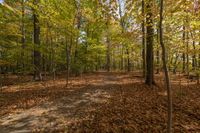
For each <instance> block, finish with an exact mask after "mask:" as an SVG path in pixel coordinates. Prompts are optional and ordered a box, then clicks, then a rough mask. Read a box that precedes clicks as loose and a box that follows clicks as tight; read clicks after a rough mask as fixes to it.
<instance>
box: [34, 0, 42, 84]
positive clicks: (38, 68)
mask: <svg viewBox="0 0 200 133" xmlns="http://www.w3.org/2000/svg"><path fill="white" fill-rule="evenodd" d="M38 3H39V0H35V1H34V5H35V6H37V5H38ZM38 17H39V15H38V13H36V11H35V9H34V11H33V25H34V67H35V68H34V80H39V81H40V80H42V75H41V54H40V50H39V47H40V24H39V19H38Z"/></svg>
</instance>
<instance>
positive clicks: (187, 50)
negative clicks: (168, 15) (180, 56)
mask: <svg viewBox="0 0 200 133" xmlns="http://www.w3.org/2000/svg"><path fill="white" fill-rule="evenodd" d="M186 36H187V41H186V52H187V53H186V63H187V65H186V70H187V75H189V33H188V31H187V34H186Z"/></svg>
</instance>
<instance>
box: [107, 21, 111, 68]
mask: <svg viewBox="0 0 200 133" xmlns="http://www.w3.org/2000/svg"><path fill="white" fill-rule="evenodd" d="M108 19H109V18H107V22H106V26H107V36H106V44H107V51H106V70H107V71H108V72H110V64H111V63H110V60H111V59H110V54H111V46H110V38H109V20H108Z"/></svg>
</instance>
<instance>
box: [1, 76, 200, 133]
mask: <svg viewBox="0 0 200 133" xmlns="http://www.w3.org/2000/svg"><path fill="white" fill-rule="evenodd" d="M161 77H162V76H161V75H157V76H156V78H157V79H158V81H160V82H158V85H157V86H156V87H153V88H149V87H148V86H146V85H144V83H143V79H142V77H141V76H140V74H139V73H129V74H127V73H105V72H99V73H95V74H86V75H83V76H80V77H76V78H71V79H70V84H69V86H68V88H66V87H65V84H66V81H65V79H62V78H59V79H57V80H55V81H52V80H50V81H45V82H32V83H21V84H19V85H10V86H4V87H3V88H2V90H1V91H2V92H1V95H0V101H1V102H0V105H1V109H0V114H1V117H0V132H1V133H7V132H10V133H12V132H13V133H17V132H20V133H27V132H147V131H148V132H165V131H166V121H167V97H166V91H165V89H164V88H163V87H162V86H163V84H162V82H163V81H162V79H163V78H161ZM171 78H174V79H177V78H175V77H171ZM173 81H174V82H173V94H174V95H173V101H174V105H173V107H174V110H173V111H174V116H173V117H174V130H175V131H176V132H200V117H199V116H200V102H199V101H200V97H199V95H200V93H199V89H200V87H199V86H196V85H192V84H194V83H191V82H189V83H188V84H190V86H188V85H187V82H185V83H184V81H186V80H183V81H180V77H179V80H178V79H177V80H173ZM180 82H182V83H180ZM180 84H181V85H180Z"/></svg>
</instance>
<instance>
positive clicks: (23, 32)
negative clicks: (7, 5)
mask: <svg viewBox="0 0 200 133" xmlns="http://www.w3.org/2000/svg"><path fill="white" fill-rule="evenodd" d="M21 6H22V11H21V13H22V16H21V17H22V18H21V34H22V37H21V43H22V46H21V47H22V52H21V59H22V71H23V73H24V67H25V58H24V49H25V22H24V19H25V18H24V17H25V6H24V0H22V1H21Z"/></svg>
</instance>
